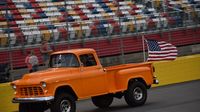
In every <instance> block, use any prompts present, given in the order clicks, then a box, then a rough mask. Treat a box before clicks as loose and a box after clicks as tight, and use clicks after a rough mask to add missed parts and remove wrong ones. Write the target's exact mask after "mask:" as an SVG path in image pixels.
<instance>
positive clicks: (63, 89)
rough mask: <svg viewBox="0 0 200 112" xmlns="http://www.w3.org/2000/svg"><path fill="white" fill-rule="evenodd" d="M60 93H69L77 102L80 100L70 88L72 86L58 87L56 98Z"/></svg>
mask: <svg viewBox="0 0 200 112" xmlns="http://www.w3.org/2000/svg"><path fill="white" fill-rule="evenodd" d="M60 93H69V94H71V95H72V96H74V98H75V100H77V99H78V97H77V95H76V93H75V92H74V91H73V89H72V88H71V87H70V86H61V87H58V88H57V89H56V92H55V96H56V95H57V94H60Z"/></svg>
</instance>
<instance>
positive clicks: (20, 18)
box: [13, 15, 23, 20]
mask: <svg viewBox="0 0 200 112" xmlns="http://www.w3.org/2000/svg"><path fill="white" fill-rule="evenodd" d="M13 18H14V19H15V20H23V17H22V16H21V15H13Z"/></svg>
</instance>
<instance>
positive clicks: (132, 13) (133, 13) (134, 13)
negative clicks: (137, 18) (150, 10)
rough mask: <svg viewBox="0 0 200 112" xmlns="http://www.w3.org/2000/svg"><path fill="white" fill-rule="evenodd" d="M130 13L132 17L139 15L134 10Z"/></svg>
mask: <svg viewBox="0 0 200 112" xmlns="http://www.w3.org/2000/svg"><path fill="white" fill-rule="evenodd" d="M129 13H130V14H131V15H137V13H136V12H135V11H134V10H130V11H129Z"/></svg>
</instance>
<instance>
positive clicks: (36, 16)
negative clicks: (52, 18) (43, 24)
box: [31, 13, 40, 19]
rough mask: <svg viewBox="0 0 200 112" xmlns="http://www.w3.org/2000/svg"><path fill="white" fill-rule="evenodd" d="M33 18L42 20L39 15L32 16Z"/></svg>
mask: <svg viewBox="0 0 200 112" xmlns="http://www.w3.org/2000/svg"><path fill="white" fill-rule="evenodd" d="M31 16H32V17H33V19H39V18H40V16H39V15H38V14H35V13H34V14H31Z"/></svg>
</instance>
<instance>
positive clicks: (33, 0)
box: [28, 0, 36, 3]
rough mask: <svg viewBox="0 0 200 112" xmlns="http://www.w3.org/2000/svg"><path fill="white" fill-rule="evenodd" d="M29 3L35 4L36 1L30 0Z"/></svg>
mask: <svg viewBox="0 0 200 112" xmlns="http://www.w3.org/2000/svg"><path fill="white" fill-rule="evenodd" d="M28 1H29V2H31V3H35V2H36V1H35V0H28Z"/></svg>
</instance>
